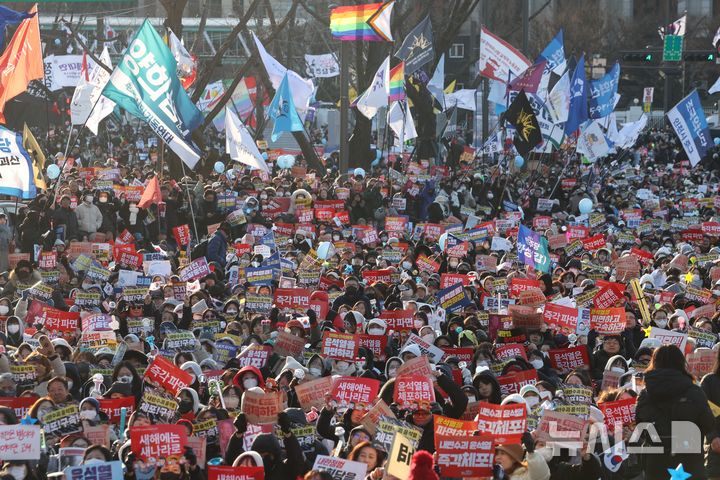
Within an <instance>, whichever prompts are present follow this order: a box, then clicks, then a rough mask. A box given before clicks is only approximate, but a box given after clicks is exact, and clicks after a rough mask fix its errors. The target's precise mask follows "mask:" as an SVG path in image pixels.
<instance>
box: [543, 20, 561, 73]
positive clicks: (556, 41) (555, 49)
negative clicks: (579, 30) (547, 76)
mask: <svg viewBox="0 0 720 480" xmlns="http://www.w3.org/2000/svg"><path fill="white" fill-rule="evenodd" d="M540 57H542V58H544V59H545V60H547V64H546V65H545V71H546V72H553V71H554V72H555V73H557V74H559V75H561V74H562V73H563V71H564V70H565V65H566V62H565V42H564V40H563V31H562V28H561V29H560V31H559V32H558V33H557V34H555V36H554V37H553V39H552V40H550V43H548V44H547V46H546V47H545V50H543V51H542V52H540ZM535 63H537V62H535Z"/></svg>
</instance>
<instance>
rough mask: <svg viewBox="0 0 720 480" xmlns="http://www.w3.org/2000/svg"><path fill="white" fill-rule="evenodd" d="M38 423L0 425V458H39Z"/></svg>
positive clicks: (39, 434)
mask: <svg viewBox="0 0 720 480" xmlns="http://www.w3.org/2000/svg"><path fill="white" fill-rule="evenodd" d="M41 435H42V434H41V427H40V425H26V424H23V423H21V424H17V425H0V460H2V461H4V462H5V461H12V460H40V442H41Z"/></svg>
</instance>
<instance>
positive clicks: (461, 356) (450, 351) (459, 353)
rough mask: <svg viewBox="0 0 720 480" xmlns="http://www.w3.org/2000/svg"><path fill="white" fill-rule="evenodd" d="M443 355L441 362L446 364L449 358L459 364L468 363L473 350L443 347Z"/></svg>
mask: <svg viewBox="0 0 720 480" xmlns="http://www.w3.org/2000/svg"><path fill="white" fill-rule="evenodd" d="M442 350H443V352H444V355H443V358H442V361H443V362H447V359H448V358H450V357H456V358H457V359H458V360H460V361H461V362H465V363H470V362H471V361H472V358H473V349H472V348H467V347H463V348H460V347H457V348H453V347H444V348H443V349H442Z"/></svg>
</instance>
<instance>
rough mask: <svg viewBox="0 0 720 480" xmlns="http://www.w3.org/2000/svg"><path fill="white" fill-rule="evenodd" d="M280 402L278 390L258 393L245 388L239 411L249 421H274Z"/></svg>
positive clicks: (259, 423)
mask: <svg viewBox="0 0 720 480" xmlns="http://www.w3.org/2000/svg"><path fill="white" fill-rule="evenodd" d="M281 403H282V402H281V397H280V392H266V393H258V392H253V391H250V390H245V392H243V396H242V403H241V405H240V411H241V412H243V413H244V414H245V416H246V417H247V420H248V422H249V423H253V424H255V425H262V424H265V423H276V422H277V416H278V413H280V411H281V410H282V405H281Z"/></svg>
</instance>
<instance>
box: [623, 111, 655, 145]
mask: <svg viewBox="0 0 720 480" xmlns="http://www.w3.org/2000/svg"><path fill="white" fill-rule="evenodd" d="M647 121H648V118H647V116H646V115H645V114H644V113H643V114H642V115H641V116H640V119H638V120H636V121H634V122H630V123H626V124H625V125H623V127H622V128H621V129H620V132H619V133H618V135H619V136H620V138H621V143H620V144H618V147H620V148H630V147H632V146H633V145H635V142H636V141H637V139H638V137H639V136H640V132H642V131H643V130H644V129H645V127H646V126H647Z"/></svg>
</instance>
